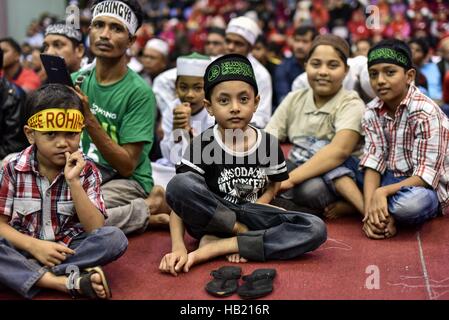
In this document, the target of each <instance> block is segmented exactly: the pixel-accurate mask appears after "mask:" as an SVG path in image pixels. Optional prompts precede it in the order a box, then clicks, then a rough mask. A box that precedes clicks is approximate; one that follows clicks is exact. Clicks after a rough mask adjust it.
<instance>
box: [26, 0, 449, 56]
mask: <svg viewBox="0 0 449 320" xmlns="http://www.w3.org/2000/svg"><path fill="white" fill-rule="evenodd" d="M90 2H91V1H71V3H75V4H77V5H79V6H80V7H81V8H83V7H84V8H89V7H90ZM139 2H140V3H141V5H142V7H143V10H144V12H145V15H146V19H145V23H144V25H143V26H142V28H140V30H139V32H138V33H137V39H138V40H137V42H136V45H135V47H134V48H133V52H132V54H134V55H139V54H140V53H141V51H142V49H143V47H144V46H145V43H146V42H147V41H148V40H149V39H151V38H153V37H158V38H161V39H163V40H166V41H167V42H168V43H169V45H170V58H171V59H170V62H171V64H174V62H175V61H176V58H177V57H178V56H180V55H183V54H186V53H189V52H192V51H197V52H203V49H204V44H205V41H206V36H207V30H208V29H209V28H210V27H214V26H215V27H221V28H225V26H226V24H227V22H228V21H229V19H231V18H232V17H236V16H239V15H243V14H247V15H250V16H251V17H255V18H257V19H258V21H259V25H260V27H261V29H262V30H263V34H264V36H265V39H266V42H267V45H268V47H269V48H270V54H271V57H272V58H278V59H280V58H282V57H283V56H288V55H290V54H291V50H290V46H289V36H291V35H292V34H293V33H294V30H295V29H296V28H297V27H298V26H300V25H314V26H315V27H316V28H317V29H318V30H319V33H321V34H323V33H328V32H332V33H334V34H337V35H339V36H342V37H343V38H346V39H347V40H348V41H349V42H350V43H351V44H355V43H356V42H357V41H358V40H361V39H369V40H370V41H372V42H378V41H379V40H381V39H382V38H387V37H394V38H398V39H402V40H409V39H411V38H412V37H419V38H421V37H423V38H426V39H427V40H428V42H429V45H430V47H431V48H432V49H433V52H435V50H437V49H438V44H439V41H440V40H441V39H442V38H443V37H444V36H445V35H448V34H449V19H448V15H449V4H448V3H447V1H443V0H430V1H423V0H360V1H354V0H316V1H310V0H299V1H295V0H281V1H274V0H261V1H260V0H259V1H257V0H252V1H251V0H250V1H242V0H233V1H231V0H220V1H217V0H200V1H191V0H184V1H170V0H161V1H151V0H141V1H139ZM371 5H374V6H376V8H375V9H373V10H375V11H374V13H373V11H372V10H371V9H370V8H371V7H369V6H371ZM367 8H368V9H369V10H367ZM376 12H378V13H379V19H378V20H377V19H376V18H377V17H376V16H375V14H376ZM90 19H91V16H90V11H89V10H87V9H86V10H83V9H81V17H80V22H81V23H80V24H81V30H82V32H83V34H84V40H85V42H86V43H85V45H88V43H87V37H86V34H87V29H88V26H89V23H90ZM55 20H57V17H52V16H51V15H48V14H43V15H42V16H41V17H40V18H39V19H37V20H35V21H33V22H32V23H31V24H30V26H29V27H28V31H27V38H26V40H25V41H24V43H23V49H24V51H23V52H24V55H25V57H27V56H28V55H29V54H30V53H31V48H32V47H40V46H41V45H42V41H43V33H44V31H45V28H46V26H47V25H49V24H50V23H52V22H54V21H55ZM371 21H372V22H374V23H376V22H379V25H378V26H375V27H374V28H372V29H370V28H371V26H370V25H369V24H370V22H371ZM29 59H30V60H31V57H29Z"/></svg>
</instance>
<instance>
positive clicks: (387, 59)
mask: <svg viewBox="0 0 449 320" xmlns="http://www.w3.org/2000/svg"><path fill="white" fill-rule="evenodd" d="M378 63H391V64H395V65H398V66H400V67H402V68H404V69H405V70H409V69H411V68H412V61H411V57H410V55H409V54H408V53H407V51H405V50H401V49H400V48H394V49H393V48H391V47H375V48H373V49H372V50H371V51H370V52H369V53H368V68H370V67H371V66H372V65H375V64H378Z"/></svg>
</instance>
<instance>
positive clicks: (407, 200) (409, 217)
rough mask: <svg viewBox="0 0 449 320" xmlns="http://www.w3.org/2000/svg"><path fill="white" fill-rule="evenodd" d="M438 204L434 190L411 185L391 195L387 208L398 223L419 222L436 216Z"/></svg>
mask: <svg viewBox="0 0 449 320" xmlns="http://www.w3.org/2000/svg"><path fill="white" fill-rule="evenodd" d="M438 206H439V203H438V197H437V196H436V193H435V192H434V191H432V190H427V189H424V188H418V187H416V188H415V187H412V188H404V189H403V190H401V191H399V192H398V193H397V194H396V195H395V196H393V197H392V198H391V199H390V201H389V206H388V210H389V212H390V214H391V215H392V216H393V218H394V219H395V221H396V222H398V223H403V224H419V223H422V222H424V221H425V220H427V219H429V218H432V217H434V216H436V214H437V212H438Z"/></svg>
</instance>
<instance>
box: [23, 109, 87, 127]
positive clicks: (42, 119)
mask: <svg viewBox="0 0 449 320" xmlns="http://www.w3.org/2000/svg"><path fill="white" fill-rule="evenodd" d="M27 125H28V126H29V127H30V128H31V129H33V130H36V131H42V132H49V131H66V132H81V131H82V130H83V127H84V116H83V114H82V113H81V111H79V110H76V109H45V110H42V111H40V112H38V113H36V114H35V115H33V116H31V117H30V118H29V119H28V122H27Z"/></svg>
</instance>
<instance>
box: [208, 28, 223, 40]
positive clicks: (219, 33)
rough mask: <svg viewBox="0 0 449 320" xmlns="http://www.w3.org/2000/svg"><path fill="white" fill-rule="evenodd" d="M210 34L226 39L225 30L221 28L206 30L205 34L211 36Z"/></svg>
mask: <svg viewBox="0 0 449 320" xmlns="http://www.w3.org/2000/svg"><path fill="white" fill-rule="evenodd" d="M211 33H215V34H218V35H220V36H222V37H223V38H224V37H226V30H225V29H223V28H219V27H210V28H209V29H207V34H211Z"/></svg>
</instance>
